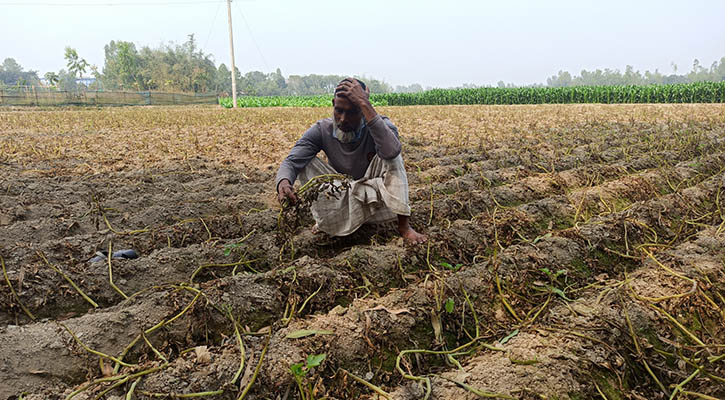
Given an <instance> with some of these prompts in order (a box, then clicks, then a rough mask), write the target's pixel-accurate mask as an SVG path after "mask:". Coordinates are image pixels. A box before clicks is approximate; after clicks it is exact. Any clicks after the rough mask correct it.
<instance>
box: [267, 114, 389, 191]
mask: <svg viewBox="0 0 725 400" xmlns="http://www.w3.org/2000/svg"><path fill="white" fill-rule="evenodd" d="M332 126H333V125H332V118H326V119H322V120H319V121H317V122H316V123H315V124H314V125H312V127H311V128H310V129H308V130H307V132H305V134H304V135H302V138H300V140H298V141H297V143H296V144H295V145H294V147H293V148H292V150H291V151H290V153H289V155H288V156H287V158H285V159H284V161H282V164H281V165H280V167H279V171H277V179H276V181H275V187H279V182H280V181H281V180H282V179H288V180H289V181H290V183H292V184H294V182H295V180H296V179H297V174H299V172H300V171H302V169H304V168H305V167H306V166H307V164H308V163H309V162H310V161H311V160H312V159H313V158H315V156H316V155H317V153H319V152H320V150H322V151H324V152H325V154H326V155H327V160H328V162H329V164H330V166H331V167H332V168H334V169H335V171H337V172H340V173H342V174H346V175H350V176H352V177H353V179H360V178H362V176H363V175H365V171H366V170H367V169H368V165H370V160H372V158H373V156H375V155H376V154H377V156H378V157H380V158H382V159H384V160H390V159H393V158H395V157H397V156H398V155H399V154H400V150H401V145H400V140H398V128H396V127H395V125H393V123H392V122H390V120H389V119H388V117H385V116H381V115H376V116H375V118H373V119H372V120H370V121H368V122H367V126H366V127H365V128H364V129H363V132H362V133H361V138H360V141H358V142H356V143H353V144H343V143H340V141H339V140H337V139H336V138H335V137H334V136H333V135H332Z"/></svg>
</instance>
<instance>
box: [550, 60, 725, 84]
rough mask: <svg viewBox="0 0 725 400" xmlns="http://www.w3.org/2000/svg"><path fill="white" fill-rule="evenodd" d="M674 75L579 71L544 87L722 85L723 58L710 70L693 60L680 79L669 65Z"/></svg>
mask: <svg viewBox="0 0 725 400" xmlns="http://www.w3.org/2000/svg"><path fill="white" fill-rule="evenodd" d="M672 69H673V71H674V73H672V74H669V75H667V74H663V73H661V72H659V70H656V69H655V70H654V72H650V71H645V72H644V73H641V72H640V71H635V69H634V67H632V66H631V65H627V67H626V68H625V69H624V72H620V71H619V70H618V69H615V70H611V69H605V70H601V69H597V70H594V71H587V70H582V71H581V73H580V74H579V75H578V76H572V74H570V73H569V72H567V71H559V73H558V74H556V75H552V76H551V77H549V78H547V79H546V86H549V87H568V86H611V85H666V84H676V83H694V82H722V81H725V57H722V58H721V59H720V62H717V61H715V62H713V63H712V65H710V67H709V68H706V67H703V66H702V65H700V61H699V60H697V59H695V60H694V61H693V63H692V69H691V70H690V71H689V72H687V73H685V74H682V75H677V65H675V64H674V63H673V64H672Z"/></svg>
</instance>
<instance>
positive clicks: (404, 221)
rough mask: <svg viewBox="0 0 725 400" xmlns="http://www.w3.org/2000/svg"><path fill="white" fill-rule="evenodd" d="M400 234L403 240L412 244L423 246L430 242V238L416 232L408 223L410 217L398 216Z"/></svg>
mask: <svg viewBox="0 0 725 400" xmlns="http://www.w3.org/2000/svg"><path fill="white" fill-rule="evenodd" d="M398 232H399V233H400V236H402V237H403V239H404V240H405V241H406V242H407V243H410V244H421V243H425V241H426V240H428V237H427V236H425V235H423V234H422V233H418V232H416V231H415V230H414V229H413V227H411V226H410V223H409V222H408V216H406V215H398Z"/></svg>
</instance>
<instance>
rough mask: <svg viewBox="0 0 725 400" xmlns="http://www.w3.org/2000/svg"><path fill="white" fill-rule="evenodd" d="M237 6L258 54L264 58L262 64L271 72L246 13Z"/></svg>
mask: <svg viewBox="0 0 725 400" xmlns="http://www.w3.org/2000/svg"><path fill="white" fill-rule="evenodd" d="M235 4H236V3H235ZM236 6H237V11H239V14H241V16H242V20H243V21H244V26H246V27H247V31H248V32H249V37H251V38H252V42H253V43H254V47H256V48H257V53H259V56H260V57H262V62H263V63H264V66H265V68H267V70H268V71H269V64H267V60H266V59H265V58H264V54H262V50H261V49H260V48H259V45H258V44H257V40H256V39H255V38H254V34H253V33H252V29H251V28H250V27H249V23H248V22H247V18H246V17H245V16H244V13H243V12H242V8H241V7H239V4H236Z"/></svg>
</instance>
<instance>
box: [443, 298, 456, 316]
mask: <svg viewBox="0 0 725 400" xmlns="http://www.w3.org/2000/svg"><path fill="white" fill-rule="evenodd" d="M454 306H455V302H454V300H453V298H451V297H449V298H448V299H447V300H446V304H445V308H446V312H447V313H448V314H450V313H452V312H453V308H454Z"/></svg>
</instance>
